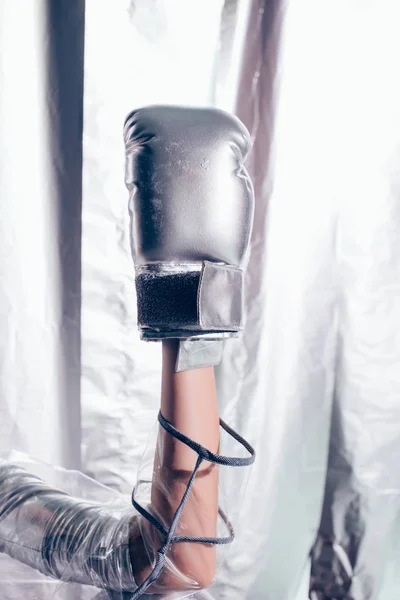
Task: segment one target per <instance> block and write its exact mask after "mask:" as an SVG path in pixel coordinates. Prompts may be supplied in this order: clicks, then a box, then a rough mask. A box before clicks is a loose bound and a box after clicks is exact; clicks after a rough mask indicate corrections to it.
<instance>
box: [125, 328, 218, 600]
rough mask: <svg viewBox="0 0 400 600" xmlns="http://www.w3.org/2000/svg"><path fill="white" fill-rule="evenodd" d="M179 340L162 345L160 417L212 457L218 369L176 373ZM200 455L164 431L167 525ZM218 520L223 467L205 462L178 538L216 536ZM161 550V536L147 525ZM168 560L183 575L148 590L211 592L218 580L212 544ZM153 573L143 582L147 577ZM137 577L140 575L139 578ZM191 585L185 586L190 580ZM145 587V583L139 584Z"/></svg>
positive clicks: (156, 500) (156, 484) (191, 546)
mask: <svg viewBox="0 0 400 600" xmlns="http://www.w3.org/2000/svg"><path fill="white" fill-rule="evenodd" d="M178 344H179V342H178V341H177V340H165V341H164V342H163V349H162V352H163V370H162V390H161V412H162V414H163V416H164V417H165V418H166V419H167V420H168V421H170V422H171V423H172V425H174V427H176V428H177V429H178V430H179V431H181V432H182V433H184V434H185V435H186V436H188V437H189V438H191V439H192V440H194V441H196V442H198V443H200V444H202V445H203V446H205V447H206V448H208V449H209V450H211V451H212V452H218V450H219V431H220V430H219V412H218V402H217V393H216V385H215V377H214V368H213V367H204V368H200V369H193V370H188V371H181V372H179V373H176V372H175V362H176V356H177V352H178ZM197 458H198V455H197V453H196V452H194V451H193V450H192V449H191V448H189V447H188V446H186V445H185V444H183V443H182V442H180V441H179V440H177V439H176V438H174V437H173V436H171V435H170V434H168V433H167V432H166V431H165V430H164V429H162V428H161V427H160V429H159V434H158V442H157V451H156V455H155V459H154V474H153V485H152V497H151V501H152V507H153V509H154V510H155V512H156V513H157V515H158V516H159V517H160V518H161V519H162V520H163V522H164V523H165V524H166V525H169V524H170V523H171V521H172V518H173V515H174V513H175V511H176V509H177V508H178V505H179V503H180V501H181V499H182V496H183V494H184V492H185V489H186V486H187V483H188V480H189V477H190V475H191V474H192V471H193V469H194V466H195V463H196V460H197ZM217 516H218V466H217V465H215V464H214V463H209V462H207V461H203V463H202V464H201V466H200V469H199V471H198V472H197V475H196V478H195V480H194V484H193V486H192V489H191V492H190V494H189V497H188V499H187V501H186V504H185V507H184V509H183V512H182V516H181V518H180V525H179V527H178V530H177V532H176V534H177V535H188V536H201V537H215V536H216V523H217ZM145 526H146V527H147V529H148V533H149V534H150V535H151V536H152V537H153V541H154V545H155V546H156V547H159V546H160V545H161V543H162V540H161V536H160V535H159V534H158V532H157V531H156V530H155V529H154V528H153V527H152V526H151V525H148V524H146V525H145ZM168 557H169V559H170V560H171V562H172V563H173V564H174V566H175V567H176V568H177V569H178V570H179V571H180V572H181V573H182V575H183V576H184V577H183V578H179V576H176V575H175V574H173V573H172V571H169V570H166V571H164V573H163V574H162V575H161V577H160V578H159V580H158V581H157V582H155V583H154V584H153V585H152V586H151V587H150V588H149V591H151V592H153V593H159V592H161V591H165V590H166V589H181V588H185V587H191V585H190V583H189V584H188V580H189V581H192V582H193V583H192V585H193V587H207V586H208V585H209V584H210V583H211V582H212V579H213V577H214V573H215V560H216V549H215V546H213V545H211V544H198V543H189V542H183V543H176V544H172V545H171V547H170V549H169V551H168ZM148 571H149V569H148V568H146V569H144V571H142V573H141V574H140V575H139V578H140V579H142V577H143V578H144V577H145V575H146V573H147V572H148ZM137 576H138V574H137ZM185 580H186V581H185ZM139 583H140V581H139Z"/></svg>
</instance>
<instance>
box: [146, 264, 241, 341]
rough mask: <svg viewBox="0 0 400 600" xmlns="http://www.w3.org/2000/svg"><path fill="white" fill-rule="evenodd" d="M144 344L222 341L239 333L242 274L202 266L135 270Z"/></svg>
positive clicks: (157, 266) (227, 268)
mask: <svg viewBox="0 0 400 600" xmlns="http://www.w3.org/2000/svg"><path fill="white" fill-rule="evenodd" d="M136 292H137V301H138V324H139V330H140V333H141V337H142V339H145V340H160V339H165V338H181V339H188V338H191V339H221V338H225V337H236V336H237V334H238V332H239V331H241V330H242V329H243V323H242V319H243V317H242V315H243V271H242V270H241V269H240V268H238V267H234V266H231V265H226V264H220V263H214V262H210V261H203V262H202V263H194V264H172V263H156V264H148V265H143V266H138V267H137V268H136Z"/></svg>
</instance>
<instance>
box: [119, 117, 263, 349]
mask: <svg viewBox="0 0 400 600" xmlns="http://www.w3.org/2000/svg"><path fill="white" fill-rule="evenodd" d="M124 141H125V148H126V168H125V183H126V186H127V188H128V189H129V191H130V197H129V213H130V233H131V249H132V257H133V260H134V264H135V281H136V291H137V305H138V325H139V330H140V334H141V337H142V339H147V340H158V339H162V338H168V337H169V338H171V337H176V338H181V339H191V340H195V339H203V340H205V339H207V340H216V339H220V338H224V337H231V336H236V335H237V334H238V332H239V331H240V330H241V329H242V327H243V270H242V267H243V264H244V261H245V260H246V255H247V249H248V246H249V240H250V234H251V228H252V222H253V212H254V196H253V187H252V184H251V181H250V178H249V176H248V173H247V171H246V169H245V167H244V161H245V160H246V157H247V155H248V152H249V149H250V136H249V133H248V131H247V130H246V128H245V127H244V125H243V124H242V123H241V122H240V121H239V119H238V118H236V117H235V116H233V115H230V114H228V113H225V112H223V111H221V110H217V109H214V108H185V107H177V106H149V107H144V108H140V109H138V110H134V111H133V112H131V113H130V114H129V115H128V116H127V118H126V121H125V126H124Z"/></svg>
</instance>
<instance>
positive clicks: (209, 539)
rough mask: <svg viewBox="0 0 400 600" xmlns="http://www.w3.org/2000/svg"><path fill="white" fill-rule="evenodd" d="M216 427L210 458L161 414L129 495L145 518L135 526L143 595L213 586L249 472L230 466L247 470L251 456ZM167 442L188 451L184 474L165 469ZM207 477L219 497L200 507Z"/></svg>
mask: <svg viewBox="0 0 400 600" xmlns="http://www.w3.org/2000/svg"><path fill="white" fill-rule="evenodd" d="M220 424H221V428H220V429H221V441H220V449H219V453H218V454H215V453H213V452H210V451H209V450H208V449H207V448H204V447H203V446H201V445H200V444H197V443H196V442H194V441H193V440H191V439H189V438H187V437H186V436H185V435H183V434H182V433H181V432H179V431H178V430H176V429H175V428H174V427H173V426H172V424H171V423H169V422H168V421H167V420H166V419H164V417H163V416H162V414H161V413H159V416H158V425H157V426H155V427H154V429H153V432H152V435H151V437H150V440H149V443H148V445H147V448H146V451H145V453H144V455H143V459H142V462H141V466H140V469H139V477H138V482H137V485H136V486H135V489H134V490H133V494H132V502H133V505H134V506H135V508H136V509H137V510H138V512H139V513H140V514H141V515H142V517H143V519H141V521H140V523H139V526H140V529H141V534H142V540H143V543H144V546H145V549H146V552H147V556H148V560H149V563H150V565H151V570H150V569H149V571H150V572H149V574H148V575H147V578H146V580H145V581H144V582H143V583H142V584H141V585H140V586H139V589H138V593H140V592H141V591H142V590H143V591H144V590H145V589H147V588H146V586H149V585H150V584H151V583H152V582H154V583H153V584H152V587H151V588H149V589H151V590H152V591H153V592H156V593H164V592H165V591H166V589H169V590H172V589H175V590H176V591H178V590H183V589H185V590H193V591H195V590H198V589H202V588H204V587H207V586H209V585H210V584H211V583H212V581H213V578H214V575H215V572H216V571H217V570H218V565H219V564H220V562H221V561H222V560H223V559H224V558H226V554H227V552H228V548H229V544H230V543H231V542H232V541H233V539H234V536H235V526H236V524H237V520H238V518H239V513H240V507H241V502H240V499H241V498H243V497H244V494H245V488H246V484H247V480H248V475H249V469H248V468H239V469H236V468H235V467H248V466H249V465H250V464H252V462H253V461H254V450H253V448H252V447H251V446H250V445H249V444H248V443H247V442H246V441H245V440H243V439H242V438H241V437H240V436H239V435H238V434H237V433H236V432H234V431H233V430H232V429H231V428H230V427H229V426H228V425H226V424H225V423H224V422H223V421H222V420H221V421H220ZM172 438H173V439H174V440H175V442H176V443H178V444H184V445H185V446H186V448H187V453H186V458H185V460H186V464H187V466H186V467H185V469H184V470H180V471H176V470H174V469H173V468H171V467H170V466H169V464H173V460H172V461H171V462H170V463H168V464H167V465H165V464H163V458H162V457H163V456H165V447H164V446H165V445H166V444H169V443H171V439H172ZM232 440H233V441H234V444H232ZM232 446H233V448H234V450H233V452H234V454H235V456H226V455H224V454H222V453H221V452H224V448H226V447H228V448H229V449H230V451H232ZM175 451H176V452H177V450H176V447H175ZM179 454H180V455H182V449H179ZM230 467H231V468H230ZM160 471H161V475H160ZM232 471H234V473H233V472H232ZM210 477H213V478H214V480H213V481H212V482H211V484H210V485H211V489H212V486H213V485H215V483H216V485H217V492H216V493H215V495H214V494H213V493H212V492H211V493H210V495H209V501H208V502H204V498H205V497H206V494H207V492H208V489H207V479H208V478H210ZM138 597H139V596H138Z"/></svg>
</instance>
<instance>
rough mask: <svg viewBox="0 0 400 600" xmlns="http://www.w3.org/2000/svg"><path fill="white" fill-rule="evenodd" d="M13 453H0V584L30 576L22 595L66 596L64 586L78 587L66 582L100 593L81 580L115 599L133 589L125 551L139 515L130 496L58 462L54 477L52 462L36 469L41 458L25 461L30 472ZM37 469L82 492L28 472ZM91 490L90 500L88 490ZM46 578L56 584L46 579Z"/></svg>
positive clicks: (66, 589) (84, 596) (136, 526)
mask: <svg viewBox="0 0 400 600" xmlns="http://www.w3.org/2000/svg"><path fill="white" fill-rule="evenodd" d="M13 458H14V460H12V461H10V460H4V459H0V551H1V553H2V554H1V555H0V556H1V563H0V581H1V580H2V579H3V578H4V576H6V581H5V582H2V589H4V588H5V589H7V582H9V583H10V582H11V583H14V584H15V583H16V582H17V581H18V587H20V585H21V584H22V582H23V581H24V580H25V581H26V580H28V578H29V579H30V580H31V581H33V582H35V583H32V584H31V586H30V587H28V588H27V590H26V593H24V597H25V599H26V600H30V598H32V599H33V598H35V599H36V598H39V599H40V600H42V598H43V599H44V598H46V599H47V598H49V599H50V598H52V599H53V598H57V599H58V598H60V599H61V598H69V593H71V594H72V596H71V597H77V596H73V594H74V593H75V594H76V593H77V588H76V587H75V590H74V591H73V590H72V588H70V589H68V588H69V586H67V585H65V584H67V583H71V584H81V585H79V586H78V587H79V588H85V589H82V590H81V591H82V594H84V595H83V598H85V599H86V598H92V597H93V598H95V597H96V599H97V600H100V597H98V596H96V595H95V593H94V590H92V592H90V591H87V590H86V586H92V587H93V588H99V589H102V590H109V591H110V593H112V594H113V595H112V597H113V598H117V597H124V596H123V593H124V592H131V591H134V590H135V589H136V588H137V585H136V582H135V579H134V576H133V570H132V563H131V556H130V550H131V542H132V539H134V536H135V532H138V518H139V517H138V515H137V513H136V512H135V511H134V510H133V509H132V507H130V506H129V499H128V498H123V497H122V496H119V495H117V494H113V493H112V491H111V490H107V488H104V487H103V486H101V485H100V484H96V483H95V482H92V481H91V480H90V479H88V478H86V477H85V476H83V475H82V474H80V473H76V472H69V471H64V470H62V469H56V470H54V471H53V475H56V476H55V477H51V474H52V473H51V467H47V468H46V467H45V468H43V467H42V469H40V468H39V469H38V468H37V467H38V466H39V467H40V465H37V464H36V465H35V463H34V462H29V461H27V464H25V465H24V467H26V468H28V469H29V471H28V470H26V468H23V467H22V466H21V465H22V464H23V462H22V461H15V457H13ZM35 467H36V468H35ZM38 470H39V471H40V470H42V471H47V473H48V474H49V475H50V477H49V480H51V479H53V480H54V479H58V483H59V484H61V485H60V487H61V486H62V487H64V488H68V487H69V488H70V491H76V492H80V497H77V496H75V495H70V494H69V493H67V492H66V491H61V490H60V489H57V488H56V487H54V485H52V484H51V483H49V481H46V482H45V481H44V480H43V479H41V478H40V477H39V476H38V475H36V474H33V472H32V471H38ZM62 484H64V485H62ZM73 488H75V490H74V489H73ZM96 493H97V494H98V498H97V500H96V501H95V500H94V499H91V498H90V497H91V496H93V494H96ZM99 498H100V499H101V498H102V499H103V503H101V501H100V500H99ZM9 559H14V560H12V561H10V560H9ZM26 567H29V568H30V569H27V568H26ZM31 569H34V570H35V571H37V573H34V572H33V571H32V570H31ZM39 574H42V575H43V576H45V577H40V575H39ZM49 577H50V578H52V579H54V580H55V581H54V583H55V582H57V585H46V581H47V580H48V578H49ZM13 580H14V581H13ZM82 584H83V585H82ZM61 588H64V590H63V591H61ZM96 593H97V594H98V589H97V591H96ZM102 597H104V598H106V597H107V595H106V596H102ZM10 598H12V595H11V596H10Z"/></svg>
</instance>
